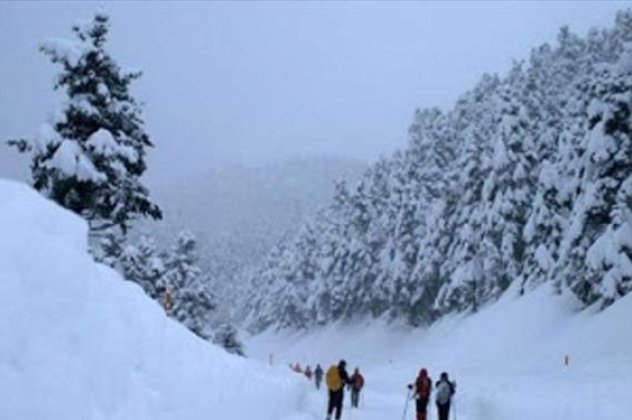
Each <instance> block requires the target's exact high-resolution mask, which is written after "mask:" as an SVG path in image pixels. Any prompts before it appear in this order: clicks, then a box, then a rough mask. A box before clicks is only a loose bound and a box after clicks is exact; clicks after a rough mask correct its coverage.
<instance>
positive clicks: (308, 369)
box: [305, 365, 312, 381]
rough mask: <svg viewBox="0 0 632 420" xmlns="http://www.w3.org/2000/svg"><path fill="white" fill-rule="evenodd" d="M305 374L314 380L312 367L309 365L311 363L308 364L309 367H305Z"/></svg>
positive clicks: (308, 378) (309, 379)
mask: <svg viewBox="0 0 632 420" xmlns="http://www.w3.org/2000/svg"><path fill="white" fill-rule="evenodd" d="M305 376H306V377H307V380H308V381H311V380H312V369H311V368H310V367H309V365H307V367H306V368H305Z"/></svg>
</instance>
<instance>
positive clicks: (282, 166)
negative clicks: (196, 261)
mask: <svg viewBox="0 0 632 420" xmlns="http://www.w3.org/2000/svg"><path fill="white" fill-rule="evenodd" d="M365 168H366V166H365V165H364V164H363V163H361V162H359V161H354V160H350V159H337V158H325V157H322V158H303V159H294V160H289V161H286V162H282V163H277V164H270V165H262V166H257V167H247V166H230V167H226V168H216V169H212V170H209V172H208V173H207V175H206V176H204V177H196V178H193V179H191V180H189V181H188V182H182V183H178V184H175V185H174V184H168V183H163V184H159V185H156V186H155V188H153V190H154V196H155V198H156V201H157V202H159V203H160V204H161V206H162V209H163V213H164V217H163V219H164V220H162V221H161V222H160V223H152V222H146V223H143V224H141V225H140V226H139V229H138V230H139V231H142V232H148V233H151V235H152V236H154V237H155V238H156V242H157V243H158V244H161V245H164V244H167V243H169V242H170V241H171V238H173V237H174V236H175V235H177V234H178V232H180V231H181V230H183V229H187V230H190V231H191V232H192V233H193V234H194V235H195V236H196V237H197V240H198V246H199V257H200V266H201V267H202V268H203V269H204V272H205V273H206V275H207V276H208V278H209V279H210V280H211V284H212V286H213V290H214V293H215V294H216V296H217V297H218V302H219V303H220V304H221V303H222V302H224V301H232V300H233V299H234V298H235V297H236V296H238V295H240V294H243V293H244V292H243V291H244V289H245V288H247V287H248V284H242V282H241V280H242V279H243V278H244V276H243V275H242V274H243V273H244V272H245V271H247V270H249V269H255V268H256V267H257V266H258V264H260V263H261V262H262V261H263V260H264V259H265V257H266V255H267V253H268V252H269V250H270V248H272V247H274V246H276V245H277V244H279V243H280V242H285V241H289V240H291V239H292V238H293V237H294V236H296V234H297V233H298V230H299V228H300V226H301V225H302V224H303V223H305V222H306V221H307V220H309V219H310V218H312V217H313V216H314V215H315V213H316V210H317V209H318V208H320V207H322V205H323V203H326V202H327V199H328V197H330V196H331V193H332V191H333V188H334V182H335V181H336V180H338V179H346V180H347V181H349V182H355V180H357V179H358V176H359V174H360V173H361V172H362V171H363V170H364V169H365ZM224 309H225V310H229V309H230V308H222V310H224Z"/></svg>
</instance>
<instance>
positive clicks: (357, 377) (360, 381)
mask: <svg viewBox="0 0 632 420" xmlns="http://www.w3.org/2000/svg"><path fill="white" fill-rule="evenodd" d="M363 386H364V377H363V376H362V375H361V374H360V369H358V368H355V370H354V371H353V375H351V407H355V408H358V403H359V402H360V392H361V391H362V387H363Z"/></svg>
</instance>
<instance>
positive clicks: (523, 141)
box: [245, 10, 632, 331]
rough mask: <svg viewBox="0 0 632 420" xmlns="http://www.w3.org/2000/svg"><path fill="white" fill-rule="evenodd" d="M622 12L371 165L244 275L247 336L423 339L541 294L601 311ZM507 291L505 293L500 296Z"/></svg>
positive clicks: (621, 146) (625, 49)
mask: <svg viewBox="0 0 632 420" xmlns="http://www.w3.org/2000/svg"><path fill="white" fill-rule="evenodd" d="M631 42H632V10H627V11H623V12H620V13H618V14H617V17H616V21H615V23H614V25H613V27H612V28H609V29H605V30H599V29H594V30H591V31H590V32H589V33H588V34H587V35H586V36H585V37H580V36H578V35H576V34H573V33H572V32H571V31H570V30H569V29H568V28H562V30H561V31H560V33H559V36H558V40H557V43H556V44H555V45H548V44H544V45H541V46H539V47H537V48H534V49H533V50H532V53H531V56H530V58H529V60H528V62H525V63H515V66H514V67H513V68H512V69H511V71H509V72H508V73H507V74H506V75H504V76H503V77H498V76H489V75H488V76H484V77H483V78H482V79H481V81H480V82H479V83H478V85H476V86H475V87H474V88H473V89H472V90H471V91H469V92H467V93H465V94H464V95H463V96H462V97H461V98H460V99H459V100H458V101H457V103H456V104H455V106H454V107H453V108H452V109H450V110H448V111H446V112H443V111H440V110H438V109H425V110H418V111H417V112H416V113H415V116H414V119H413V122H412V124H411V126H410V129H409V144H408V147H407V148H405V149H404V150H402V151H399V152H397V153H395V154H394V155H393V156H392V157H390V158H388V159H383V160H381V161H379V162H377V163H376V164H374V165H372V166H371V167H370V168H369V169H368V170H367V171H366V172H365V173H364V174H363V176H362V177H361V179H360V182H359V183H358V184H357V185H348V184H339V185H338V186H337V189H336V191H335V194H334V197H333V199H332V200H331V203H330V205H329V206H328V207H326V208H325V209H324V210H323V211H322V212H320V213H319V215H318V216H317V217H316V218H315V219H314V220H312V221H311V222H310V223H308V224H307V225H305V226H304V228H303V229H302V230H301V234H300V235H299V236H298V237H297V238H296V239H295V241H294V242H293V243H291V244H289V245H288V246H286V247H285V248H284V249H281V250H276V251H275V252H273V253H271V254H270V256H269V258H268V259H267V261H266V262H265V263H264V264H262V266H261V269H260V270H258V271H257V272H255V273H253V274H252V275H251V286H250V288H249V293H248V294H247V295H246V298H245V302H246V306H247V309H248V310H247V312H248V313H249V316H248V317H247V320H248V324H249V327H251V328H252V329H254V330H258V331H261V330H263V329H266V328H268V327H280V328H310V327H314V326H317V325H325V324H328V323H331V322H335V321H337V320H341V319H347V320H348V319H351V318H354V317H373V318H380V317H386V318H389V319H397V320H403V321H405V322H407V323H409V324H411V325H422V324H430V323H432V322H434V321H436V320H437V319H440V318H441V317H443V316H445V315H447V314H451V313H457V312H468V313H475V312H477V311H479V310H480V309H481V308H483V307H485V306H486V305H488V304H492V303H493V302H495V301H497V300H498V299H499V298H501V297H502V296H503V295H504V294H505V293H507V292H508V291H511V293H517V294H524V293H526V292H527V291H529V290H531V289H533V288H536V287H538V286H539V285H540V284H542V283H552V284H554V288H553V290H555V292H556V293H560V292H562V291H565V290H568V291H571V292H572V293H573V294H574V295H575V296H576V297H577V298H578V299H579V300H580V301H581V302H582V304H583V306H582V307H584V308H586V307H590V306H591V305H596V306H598V307H599V308H602V309H603V308H605V307H607V306H609V305H611V304H612V303H614V302H615V301H616V300H618V299H621V298H622V297H624V296H626V295H627V294H628V293H629V292H630V291H631V290H632V65H631V64H630V63H632V49H631V48H630V45H631ZM512 286H513V287H512Z"/></svg>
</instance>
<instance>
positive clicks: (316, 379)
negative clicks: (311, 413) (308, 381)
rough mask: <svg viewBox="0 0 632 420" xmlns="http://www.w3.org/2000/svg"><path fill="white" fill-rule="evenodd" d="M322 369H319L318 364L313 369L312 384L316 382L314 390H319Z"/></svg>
mask: <svg viewBox="0 0 632 420" xmlns="http://www.w3.org/2000/svg"><path fill="white" fill-rule="evenodd" d="M323 374H324V372H323V368H321V367H320V364H317V365H316V369H314V382H316V389H320V383H321V382H322V381H323Z"/></svg>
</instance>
